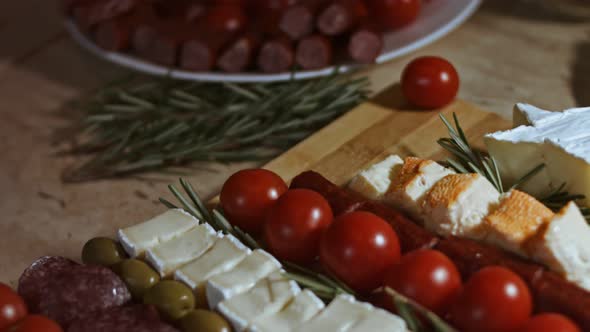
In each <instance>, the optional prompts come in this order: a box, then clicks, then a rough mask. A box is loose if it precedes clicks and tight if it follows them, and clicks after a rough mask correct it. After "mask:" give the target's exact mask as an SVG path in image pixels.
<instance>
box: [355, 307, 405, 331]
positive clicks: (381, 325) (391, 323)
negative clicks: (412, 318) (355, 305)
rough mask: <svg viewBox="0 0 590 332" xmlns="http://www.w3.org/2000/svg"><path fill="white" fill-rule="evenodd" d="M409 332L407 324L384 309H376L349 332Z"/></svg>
mask: <svg viewBox="0 0 590 332" xmlns="http://www.w3.org/2000/svg"><path fill="white" fill-rule="evenodd" d="M368 331H371V332H407V331H408V327H407V326H406V322H405V321H404V320H403V319H401V318H400V317H398V316H396V315H394V314H391V313H389V312H387V311H385V310H382V309H376V308H374V309H373V310H372V311H371V313H369V314H368V315H367V316H366V317H364V318H363V319H361V320H360V321H358V322H357V323H356V324H354V325H353V326H352V327H351V328H350V329H349V330H348V331H347V332H368Z"/></svg>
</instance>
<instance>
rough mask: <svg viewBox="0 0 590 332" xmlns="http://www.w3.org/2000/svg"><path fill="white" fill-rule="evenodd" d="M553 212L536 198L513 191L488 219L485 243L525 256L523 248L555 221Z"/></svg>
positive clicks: (504, 196) (505, 195)
mask: <svg viewBox="0 0 590 332" xmlns="http://www.w3.org/2000/svg"><path fill="white" fill-rule="evenodd" d="M552 217H553V212H552V211H551V210H549V209H548V208H547V207H546V206H545V205H543V204H542V203H541V202H539V201H537V200H536V199H535V198H534V197H532V196H530V195H528V194H526V193H524V192H521V191H518V190H511V191H510V192H509V193H507V194H504V195H503V197H502V199H501V201H500V205H499V206H498V208H497V209H496V210H495V211H493V212H492V213H491V214H489V215H488V216H487V217H485V219H484V226H485V227H486V230H487V236H486V239H485V241H486V242H488V243H491V244H494V245H497V246H499V247H501V248H504V249H506V250H509V251H512V252H515V253H519V254H524V251H523V245H524V244H525V241H527V240H528V239H529V238H530V237H532V236H533V235H535V234H536V233H537V230H539V228H540V227H541V226H542V225H543V224H546V223H547V222H549V221H550V220H551V218H552Z"/></svg>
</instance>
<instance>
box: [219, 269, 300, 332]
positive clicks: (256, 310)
mask: <svg viewBox="0 0 590 332" xmlns="http://www.w3.org/2000/svg"><path fill="white" fill-rule="evenodd" d="M300 291H301V289H300V288H299V286H298V285H297V283H296V282H294V281H292V280H288V279H286V278H285V276H284V275H283V274H282V273H281V272H279V271H276V272H274V273H272V274H271V275H269V276H268V277H266V278H264V279H262V280H260V281H258V283H256V285H255V286H254V287H253V288H252V289H250V290H249V291H247V292H245V293H242V294H239V295H236V296H234V297H232V298H229V299H227V300H225V301H223V302H221V303H220V304H219V306H218V307H217V310H218V311H219V312H220V313H222V314H223V315H224V316H225V317H226V318H227V319H228V320H229V322H230V323H231V324H232V326H233V328H234V331H236V332H239V331H245V330H246V328H247V327H248V326H249V325H250V323H251V322H252V321H253V320H254V319H256V318H263V317H266V316H268V315H271V314H274V313H276V312H279V311H280V310H281V309H282V308H283V306H285V304H286V303H287V302H288V301H289V300H291V299H292V298H293V297H294V296H295V295H297V294H298V293H299V292H300Z"/></svg>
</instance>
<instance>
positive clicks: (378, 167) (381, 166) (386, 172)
mask: <svg viewBox="0 0 590 332" xmlns="http://www.w3.org/2000/svg"><path fill="white" fill-rule="evenodd" d="M403 163H404V161H403V159H402V158H400V157H399V156H397V155H390V156H389V157H387V158H385V159H384V160H382V161H380V162H378V163H375V164H373V165H371V166H370V167H369V168H367V169H365V170H363V171H361V172H360V173H359V174H357V176H355V177H354V178H353V179H352V180H351V181H350V183H349V185H348V187H349V188H350V189H351V190H352V191H355V192H357V193H359V194H361V195H363V196H365V197H367V198H369V199H373V200H377V199H380V198H381V197H382V196H383V195H384V194H385V193H386V192H387V190H388V189H389V186H390V185H391V179H392V178H393V177H394V176H395V174H396V172H397V170H398V168H400V167H401V165H403Z"/></svg>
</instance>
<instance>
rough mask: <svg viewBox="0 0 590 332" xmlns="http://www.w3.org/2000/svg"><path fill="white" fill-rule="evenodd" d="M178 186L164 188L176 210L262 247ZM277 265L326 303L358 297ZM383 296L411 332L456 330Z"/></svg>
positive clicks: (395, 296)
mask: <svg viewBox="0 0 590 332" xmlns="http://www.w3.org/2000/svg"><path fill="white" fill-rule="evenodd" d="M180 184H181V186H182V189H183V190H184V193H182V192H181V191H180V190H178V189H177V188H176V187H175V186H174V185H169V186H168V187H169V189H170V191H171V192H172V194H173V195H174V196H175V197H176V198H177V200H178V202H179V203H180V208H182V209H183V210H185V211H186V212H187V213H189V214H191V215H193V216H194V217H195V218H197V219H199V221H200V222H201V223H207V224H209V225H211V227H213V228H214V229H215V230H217V231H220V232H223V233H224V234H232V235H233V236H235V237H236V238H237V239H239V240H240V241H242V242H243V243H244V244H246V245H247V246H248V247H250V248H251V249H260V248H263V247H262V245H261V244H260V243H258V242H257V241H256V240H255V239H254V238H253V237H251V236H250V235H249V234H248V233H246V232H244V231H242V230H241V229H239V228H238V227H235V226H232V225H231V224H230V223H229V222H228V221H227V220H226V219H225V217H224V216H223V214H222V213H221V212H220V211H219V210H217V209H213V210H212V211H211V212H210V211H209V210H208V209H207V208H206V206H205V204H204V203H203V201H202V200H201V198H200V197H199V195H198V194H197V193H196V192H195V190H194V188H193V186H192V185H191V184H190V183H189V182H187V181H185V180H184V179H182V178H181V179H180ZM160 201H161V202H162V203H163V204H164V205H165V206H166V207H168V208H171V209H177V208H179V206H177V205H175V204H173V203H171V202H169V201H168V200H166V199H164V198H160ZM281 264H282V265H283V267H284V269H285V271H286V272H285V277H286V278H289V279H291V280H294V281H295V282H297V283H298V284H299V285H301V287H303V288H308V289H309V290H311V291H313V292H314V293H315V294H316V295H317V296H319V297H320V298H322V299H323V300H324V301H326V302H328V301H331V300H332V299H333V298H334V297H336V296H338V295H339V294H350V295H353V296H357V295H358V294H355V292H354V291H353V290H352V289H350V287H348V286H347V285H345V284H344V283H342V282H341V281H340V280H338V279H336V278H334V277H331V276H327V275H325V274H322V273H319V272H317V271H313V270H310V269H307V268H305V267H302V266H300V265H297V264H294V263H291V262H287V261H282V262H281ZM385 293H386V294H387V295H388V296H390V297H391V299H392V301H393V302H394V304H395V306H396V309H397V310H398V313H399V315H400V316H401V317H402V318H403V319H404V320H405V321H406V322H407V323H408V325H409V327H410V328H411V330H412V331H414V332H427V331H434V332H456V330H454V329H453V328H452V327H450V326H449V325H448V324H447V323H445V322H444V320H443V319H442V318H440V317H438V316H437V315H436V314H435V313H433V312H431V311H429V310H428V309H426V308H424V307H422V306H420V305H418V304H417V303H415V302H413V301H411V300H410V299H408V298H406V297H404V296H403V295H401V294H399V293H397V292H395V291H394V290H392V289H388V288H386V289H385ZM419 317H422V318H425V319H426V322H428V324H429V325H430V326H431V327H432V328H433V329H434V330H427V329H426V328H425V327H424V325H423V324H422V321H421V320H420V318H419Z"/></svg>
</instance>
